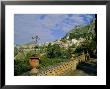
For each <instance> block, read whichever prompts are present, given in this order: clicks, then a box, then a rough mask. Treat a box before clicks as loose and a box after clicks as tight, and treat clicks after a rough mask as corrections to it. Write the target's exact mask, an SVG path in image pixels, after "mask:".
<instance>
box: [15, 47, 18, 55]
mask: <svg viewBox="0 0 110 89" xmlns="http://www.w3.org/2000/svg"><path fill="white" fill-rule="evenodd" d="M17 54H18V49H17V47H14V56H16V55H17Z"/></svg>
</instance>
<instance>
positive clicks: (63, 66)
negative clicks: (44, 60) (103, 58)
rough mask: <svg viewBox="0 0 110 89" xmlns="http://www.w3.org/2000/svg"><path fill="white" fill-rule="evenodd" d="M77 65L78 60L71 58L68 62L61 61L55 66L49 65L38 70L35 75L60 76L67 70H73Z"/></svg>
mask: <svg viewBox="0 0 110 89" xmlns="http://www.w3.org/2000/svg"><path fill="white" fill-rule="evenodd" d="M77 65H78V61H77V60H75V59H73V60H70V61H68V62H62V63H60V64H59V65H57V66H51V67H50V68H48V69H46V70H44V71H40V72H39V73H38V74H37V76H61V75H64V73H66V72H69V71H75V70H76V67H77Z"/></svg>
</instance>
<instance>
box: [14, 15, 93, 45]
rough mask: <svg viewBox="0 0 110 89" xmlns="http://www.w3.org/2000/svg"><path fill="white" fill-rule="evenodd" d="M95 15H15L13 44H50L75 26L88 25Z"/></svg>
mask: <svg viewBox="0 0 110 89" xmlns="http://www.w3.org/2000/svg"><path fill="white" fill-rule="evenodd" d="M93 18H95V14H15V15H14V44H26V43H30V42H33V41H34V40H33V39H32V37H34V36H36V35H38V36H39V38H40V39H39V40H38V43H45V42H52V41H55V40H57V39H59V38H62V37H64V36H65V35H66V34H67V33H68V32H69V31H70V30H72V29H73V28H74V27H75V26H76V25H81V26H84V25H87V24H90V22H91V20H92V19H93Z"/></svg>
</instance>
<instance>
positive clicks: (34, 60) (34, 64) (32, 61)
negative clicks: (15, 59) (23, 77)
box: [29, 57, 39, 74]
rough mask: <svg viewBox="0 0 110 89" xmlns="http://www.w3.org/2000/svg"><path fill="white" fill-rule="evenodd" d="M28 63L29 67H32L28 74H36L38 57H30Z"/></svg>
mask: <svg viewBox="0 0 110 89" xmlns="http://www.w3.org/2000/svg"><path fill="white" fill-rule="evenodd" d="M29 63H30V66H31V67H32V69H31V71H30V72H31V73H32V74H36V73H38V67H39V58H38V57H30V59H29Z"/></svg>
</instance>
